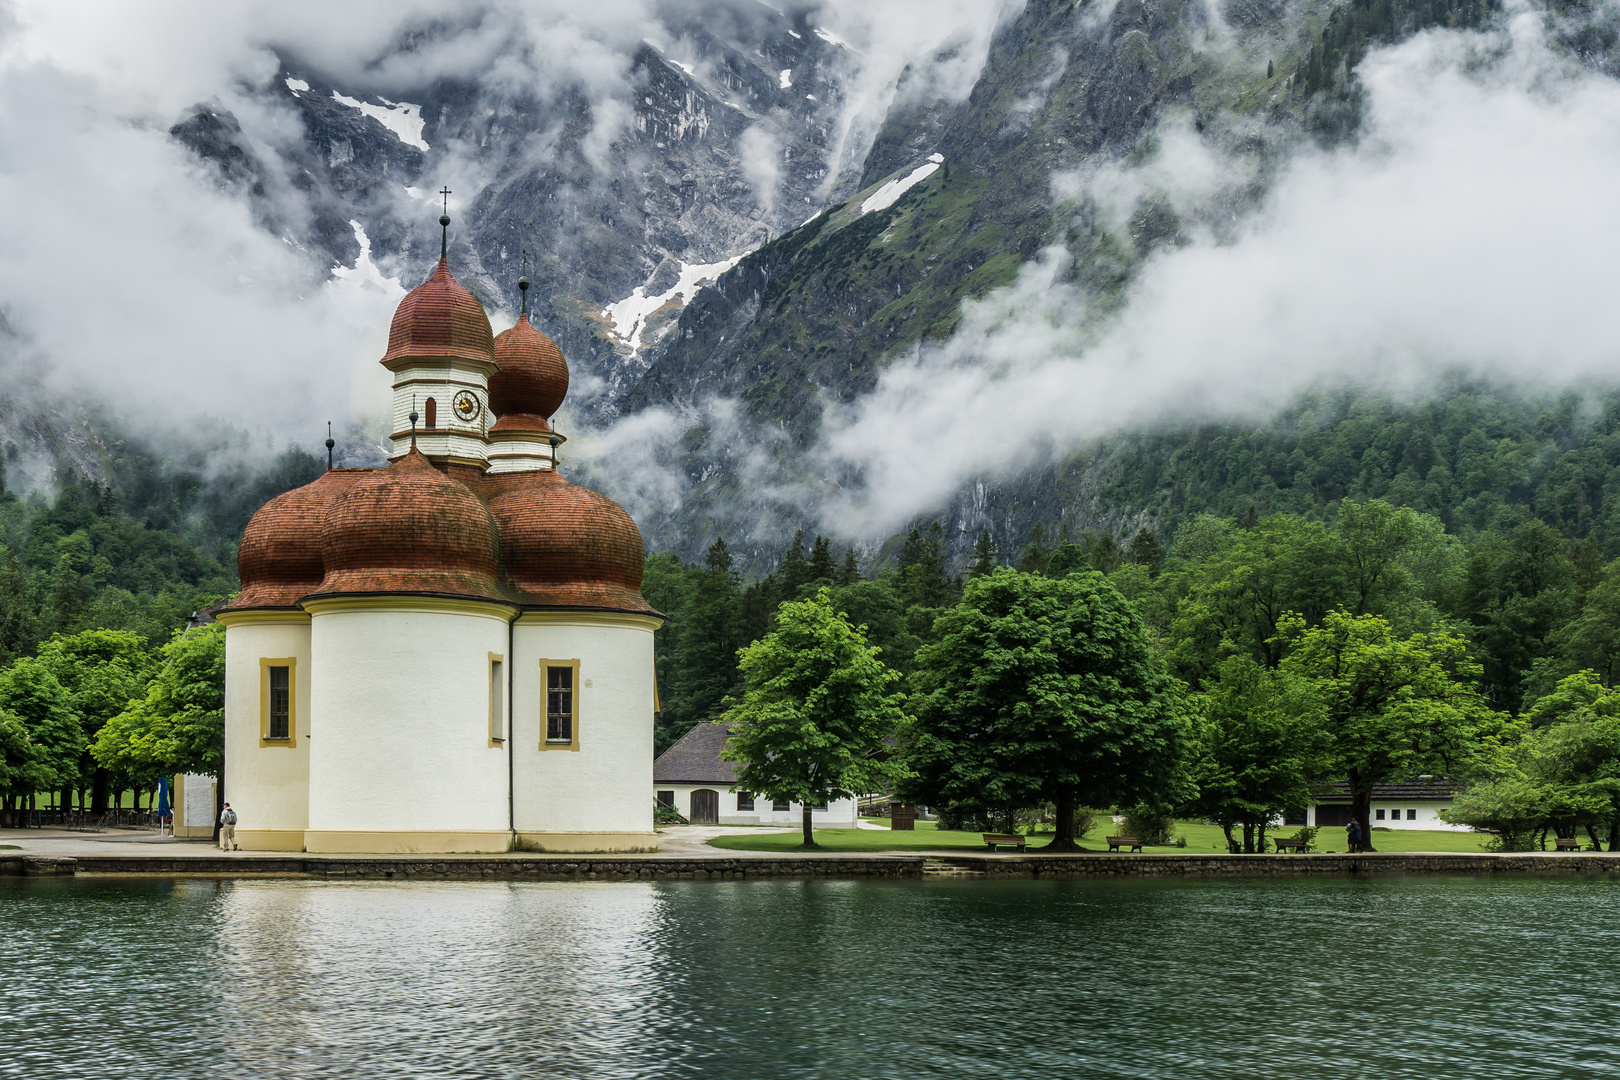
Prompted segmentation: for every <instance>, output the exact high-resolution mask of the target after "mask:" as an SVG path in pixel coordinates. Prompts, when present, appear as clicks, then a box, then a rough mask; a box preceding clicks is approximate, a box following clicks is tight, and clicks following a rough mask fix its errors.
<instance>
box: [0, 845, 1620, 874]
mask: <svg viewBox="0 0 1620 1080" xmlns="http://www.w3.org/2000/svg"><path fill="white" fill-rule="evenodd" d="M1613 873H1620V856H1616V855H1609V854H1607V853H1597V852H1591V853H1586V852H1582V853H1569V852H1525V853H1514V854H1492V853H1481V854H1477V855H1476V854H1458V853H1450V852H1434V853H1413V852H1400V853H1388V854H1385V853H1370V854H1361V855H1350V854H1306V855H1298V854H1290V855H1273V854H1267V855H1258V854H1256V855H1183V854H1157V853H1155V854H1120V853H1112V854H1109V853H1101V852H1097V853H1092V852H1086V853H1079V854H1073V855H1021V854H991V853H989V852H986V853H984V854H962V853H960V852H943V851H942V852H919V853H915V854H911V853H907V854H888V853H873V854H853V853H828V854H815V853H807V854H795V855H786V856H783V855H769V854H749V855H743V854H728V855H700V856H694V855H691V854H667V855H660V854H652V855H542V854H534V853H526V852H514V853H509V854H489V855H431V854H428V855H311V854H295V855H285V854H276V853H266V854H262V855H261V854H243V853H232V854H223V853H215V854H212V855H208V854H164V853H156V852H153V853H140V854H128V855H126V854H93V855H50V854H29V853H25V852H4V853H0V876H3V877H39V878H45V877H55V878H62V877H95V878H115V877H154V876H155V877H241V878H272V877H297V878H307V879H312V880H407V881H412V880H415V881H424V880H426V881H432V880H439V881H445V880H484V881H680V880H746V879H780V878H841V879H859V878H895V879H924V878H952V879H980V880H997V881H1004V880H1019V879H1058V880H1075V879H1083V878H1108V877H1277V876H1299V875H1308V876H1319V877H1320V876H1333V877H1359V876H1366V875H1372V874H1493V875H1494V874H1516V875H1527V874H1534V875H1552V874H1558V875H1570V874H1613Z"/></svg>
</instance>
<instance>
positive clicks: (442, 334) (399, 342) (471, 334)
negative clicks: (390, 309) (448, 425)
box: [382, 259, 495, 364]
mask: <svg viewBox="0 0 1620 1080" xmlns="http://www.w3.org/2000/svg"><path fill="white" fill-rule="evenodd" d="M418 356H420V357H439V356H445V357H459V358H461V359H464V360H483V361H486V362H493V361H494V359H495V339H494V336H493V334H492V333H491V331H490V328H489V316H487V315H485V314H484V306H483V305H482V304H480V303H479V302H478V300H477V298H476V297H474V296H473V294H472V293H470V292H468V291H467V290H466V289H464V288H463V287H462V286H461V284H460V283H459V282H457V281H456V279H455V278H454V277H452V276H451V275H450V264H449V263H448V262H446V261H445V260H444V259H440V260H439V265H438V266H437V267H436V268H435V269H434V271H433V274H432V276H430V277H429V278H428V279H427V280H426V281H424V282H423V283H422V284H420V285H418V286H417V287H416V288H414V289H412V290H411V291H410V292H409V293H407V294H406V296H405V299H403V300H401V301H400V302H399V307H398V308H397V309H396V310H395V311H394V322H393V325H391V326H390V327H389V328H388V351H387V352H386V353H384V354H383V358H382V362H383V363H384V364H388V363H391V362H393V361H395V360H403V359H408V358H410V357H418Z"/></svg>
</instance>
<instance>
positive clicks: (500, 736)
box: [489, 653, 506, 746]
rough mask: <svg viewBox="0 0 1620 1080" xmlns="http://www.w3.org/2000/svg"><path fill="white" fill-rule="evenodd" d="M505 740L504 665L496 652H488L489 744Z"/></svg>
mask: <svg viewBox="0 0 1620 1080" xmlns="http://www.w3.org/2000/svg"><path fill="white" fill-rule="evenodd" d="M505 741H506V665H505V664H504V663H503V662H502V657H501V656H500V655H499V654H497V653H490V654H489V745H491V746H499V745H501V743H503V742H505Z"/></svg>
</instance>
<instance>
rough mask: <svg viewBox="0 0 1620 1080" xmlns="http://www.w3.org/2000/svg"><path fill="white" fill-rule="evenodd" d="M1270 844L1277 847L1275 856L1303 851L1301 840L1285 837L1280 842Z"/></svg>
mask: <svg viewBox="0 0 1620 1080" xmlns="http://www.w3.org/2000/svg"><path fill="white" fill-rule="evenodd" d="M1272 843H1273V844H1276V845H1277V854H1279V855H1281V854H1282V853H1283V852H1285V851H1304V850H1305V841H1303V840H1291V839H1288V838H1286V837H1285V838H1283V839H1281V840H1273V841H1272Z"/></svg>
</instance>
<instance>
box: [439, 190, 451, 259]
mask: <svg viewBox="0 0 1620 1080" xmlns="http://www.w3.org/2000/svg"><path fill="white" fill-rule="evenodd" d="M439 194H440V195H442V196H444V212H443V213H441V214H440V215H439V228H440V229H442V230H444V231H443V233H442V234H441V235H440V236H439V261H440V262H443V261H444V260H445V259H447V258H449V257H450V196H451V194H452V192H451V191H450V188H449V187H442V188H440V189H439Z"/></svg>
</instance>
